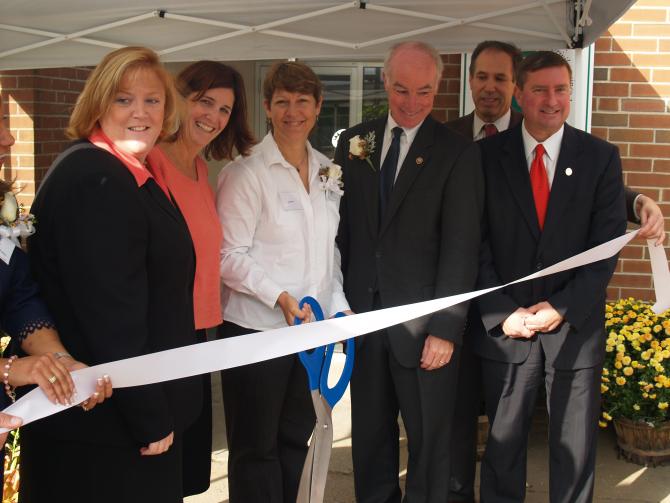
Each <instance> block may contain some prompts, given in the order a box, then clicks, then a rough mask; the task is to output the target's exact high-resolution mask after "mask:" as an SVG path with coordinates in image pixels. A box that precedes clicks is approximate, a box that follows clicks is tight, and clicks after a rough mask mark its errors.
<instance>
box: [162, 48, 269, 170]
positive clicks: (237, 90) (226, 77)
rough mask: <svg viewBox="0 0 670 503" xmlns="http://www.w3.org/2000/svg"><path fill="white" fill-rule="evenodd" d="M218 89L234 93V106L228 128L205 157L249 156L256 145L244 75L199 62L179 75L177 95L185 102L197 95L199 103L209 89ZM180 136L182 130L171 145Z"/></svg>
mask: <svg viewBox="0 0 670 503" xmlns="http://www.w3.org/2000/svg"><path fill="white" fill-rule="evenodd" d="M217 88H224V89H231V90H232V91H233V96H234V97H235V102H234V103H233V110H232V111H231V114H230V120H229V121H228V125H227V126H226V128H225V129H224V130H223V131H221V132H220V133H219V134H218V136H217V137H216V138H214V139H213V140H212V141H211V142H209V144H208V145H207V146H206V147H205V149H204V152H203V153H204V154H205V157H206V158H207V159H209V158H210V157H211V158H213V159H215V160H217V161H220V160H222V159H232V157H233V147H235V148H236V149H237V151H238V152H239V153H240V154H242V155H248V154H249V150H251V147H252V146H253V145H254V143H255V142H256V141H255V139H254V135H253V133H252V132H251V128H250V127H249V123H248V122H247V98H246V93H245V91H244V80H243V79H242V75H240V73H239V72H238V71H237V70H235V69H234V68H232V67H230V66H228V65H224V64H223V63H219V62H217V61H197V62H195V63H193V64H191V65H189V66H187V67H186V68H184V69H183V70H182V71H181V72H179V75H177V91H179V94H181V95H182V97H183V98H185V99H188V97H189V96H190V95H191V94H194V93H195V96H194V97H193V100H194V101H197V100H199V99H200V98H202V97H203V96H204V94H205V92H207V91H208V90H209V89H217ZM180 134H183V129H182V128H179V130H178V131H177V132H176V133H175V134H174V135H173V136H172V137H171V138H169V139H168V141H175V140H176V139H177V137H179V135H180Z"/></svg>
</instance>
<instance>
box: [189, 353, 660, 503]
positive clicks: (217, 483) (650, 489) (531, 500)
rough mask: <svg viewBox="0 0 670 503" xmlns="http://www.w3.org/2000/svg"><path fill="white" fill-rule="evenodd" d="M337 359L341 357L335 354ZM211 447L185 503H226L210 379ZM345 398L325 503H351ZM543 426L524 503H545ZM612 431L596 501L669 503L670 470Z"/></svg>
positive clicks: (221, 435) (216, 390)
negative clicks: (622, 445) (628, 449)
mask: <svg viewBox="0 0 670 503" xmlns="http://www.w3.org/2000/svg"><path fill="white" fill-rule="evenodd" d="M337 356H341V355H336V357H337ZM212 377H213V379H212V397H213V401H214V412H213V414H214V445H213V452H212V485H211V486H210V489H209V491H207V492H206V493H203V494H200V495H197V496H191V497H189V498H186V499H185V500H184V501H185V503H228V478H227V466H226V462H227V457H228V450H227V446H226V439H225V425H224V420H223V406H222V399H221V382H220V380H219V375H218V373H217V374H213V376H212ZM349 417H350V402H349V393H348V390H347V393H346V394H345V396H344V397H343V399H342V400H341V402H340V403H338V404H337V406H336V407H335V410H334V413H333V423H334V427H335V431H334V443H333V452H332V456H331V461H330V473H329V476H328V485H327V487H326V498H325V503H353V502H354V501H355V499H354V489H353V471H352V466H351V426H350V420H349ZM546 438H547V426H546V421H545V420H544V419H543V418H542V417H538V418H536V420H535V422H534V425H533V429H532V431H531V434H530V447H529V451H528V491H527V497H526V502H527V503H545V502H548V501H549V496H548V494H549V478H548V461H547V457H548V449H547V444H546ZM615 443H616V442H615V439H614V432H613V431H612V430H611V429H610V430H605V431H601V432H600V438H599V446H598V454H597V468H596V488H595V498H594V501H596V502H602V503H670V466H663V467H657V468H645V467H642V466H638V465H635V464H632V463H628V462H626V461H624V460H623V459H618V458H617V453H616V449H615ZM400 444H401V459H400V470H401V471H400V475H401V479H403V482H404V474H405V469H406V466H407V451H406V438H405V437H404V432H401V439H400Z"/></svg>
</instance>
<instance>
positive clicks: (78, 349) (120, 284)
mask: <svg viewBox="0 0 670 503" xmlns="http://www.w3.org/2000/svg"><path fill="white" fill-rule="evenodd" d="M32 211H33V212H34V213H35V216H36V218H37V221H38V224H39V226H38V231H37V233H36V234H35V235H34V236H32V237H31V238H30V240H29V250H30V258H31V265H32V268H33V272H34V274H35V276H36V278H37V280H38V282H39V283H40V285H41V288H42V292H43V295H44V299H45V300H46V303H47V305H48V306H49V308H50V310H51V312H52V314H53V316H54V318H55V320H56V324H57V326H58V330H59V333H60V337H61V339H62V341H63V343H64V345H65V347H66V348H68V351H70V353H71V354H72V356H73V357H74V358H76V359H77V360H80V361H83V362H85V363H87V364H89V365H96V364H99V363H104V362H109V361H113V360H119V359H122V358H129V357H132V356H138V355H143V354H146V353H151V352H155V351H161V350H165V349H170V348H175V347H178V346H185V345H188V344H193V343H195V342H196V338H195V329H194V322H193V300H192V299H193V295H192V291H193V290H192V289H193V276H194V253H193V245H192V242H191V238H190V235H189V231H188V228H187V227H186V223H185V222H184V219H183V217H182V215H181V213H180V212H179V210H178V209H177V208H176V207H175V206H173V205H172V204H171V202H170V201H169V200H168V198H167V197H166V195H165V194H164V193H163V191H162V190H161V189H160V188H159V187H158V185H156V183H155V182H154V180H153V179H150V180H148V181H147V182H146V183H145V184H144V185H142V186H141V187H138V186H137V183H136V181H135V178H134V177H133V176H132V175H131V173H130V172H129V171H128V169H127V168H126V167H125V166H124V165H123V164H122V163H121V162H120V161H119V160H117V159H116V158H115V157H114V156H112V155H111V154H109V153H107V152H105V151H103V150H101V149H98V148H88V149H82V150H77V151H75V152H73V153H71V154H70V155H68V156H67V157H66V158H65V159H64V160H63V161H62V162H61V164H60V165H59V166H58V167H57V168H56V169H55V170H54V171H53V173H52V174H51V175H50V176H49V178H47V179H46V180H45V182H44V186H43V187H42V188H41V189H40V191H39V193H38V195H37V197H36V199H35V202H34V204H33V206H32ZM111 377H112V379H113V378H114V376H111ZM201 407H202V386H201V384H200V380H199V378H191V379H181V380H177V381H170V382H166V383H161V384H154V385H149V386H142V387H136V388H125V389H118V390H114V395H113V396H112V398H111V399H110V400H107V401H105V403H103V404H102V405H98V406H97V407H96V408H95V409H93V410H92V411H91V412H83V411H82V410H81V409H80V408H78V407H75V408H73V409H70V410H68V411H66V412H62V413H59V414H56V415H54V416H52V417H50V418H47V419H45V420H42V421H38V422H36V423H34V427H35V428H36V429H38V430H39V431H41V432H43V433H44V434H53V435H56V436H59V437H61V438H63V437H66V438H67V437H69V438H71V439H73V440H77V441H83V442H94V443H95V442H100V443H105V444H109V445H119V444H120V445H147V444H148V443H150V442H154V441H157V440H160V439H162V438H164V437H165V436H167V435H168V433H170V431H172V430H175V431H180V430H182V429H183V428H184V427H185V426H186V425H188V424H190V423H191V422H192V420H193V419H194V418H195V417H196V415H197V414H198V413H199V411H200V409H201Z"/></svg>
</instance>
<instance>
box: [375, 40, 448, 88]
mask: <svg viewBox="0 0 670 503" xmlns="http://www.w3.org/2000/svg"><path fill="white" fill-rule="evenodd" d="M401 49H415V50H417V51H420V52H422V53H424V54H425V55H426V56H428V57H430V58H431V59H432V60H433V62H434V63H435V69H436V70H437V82H438V84H439V82H440V79H441V78H442V71H443V70H444V63H443V62H442V57H441V56H440V53H439V52H437V49H435V47H433V46H432V45H430V44H427V43H425V42H420V41H418V40H409V41H406V42H398V43H397V44H394V45H393V46H392V47H391V49H389V52H388V53H387V54H386V59H384V76H385V77H386V76H388V75H391V60H392V59H393V57H394V56H395V54H396V52H398V51H399V50H401Z"/></svg>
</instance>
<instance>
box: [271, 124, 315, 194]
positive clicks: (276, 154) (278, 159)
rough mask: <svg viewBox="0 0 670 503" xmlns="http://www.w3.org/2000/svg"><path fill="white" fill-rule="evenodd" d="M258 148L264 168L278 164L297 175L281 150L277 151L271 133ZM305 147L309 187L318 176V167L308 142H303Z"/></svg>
mask: <svg viewBox="0 0 670 503" xmlns="http://www.w3.org/2000/svg"><path fill="white" fill-rule="evenodd" d="M258 146H259V147H260V149H261V153H262V155H263V161H264V165H265V166H267V167H268V168H269V167H270V166H275V165H277V164H279V165H280V166H282V167H284V168H286V169H292V170H295V171H296V173H297V169H296V167H295V166H293V165H292V164H291V163H289V162H288V161H287V160H286V159H285V158H284V155H283V154H282V153H281V150H279V146H278V145H277V142H276V141H275V139H274V137H273V136H272V133H268V134H266V135H265V137H264V138H263V140H262V141H261V142H260V144H259V145H258ZM305 147H306V148H307V162H308V165H309V185H310V187H311V185H312V182H313V181H314V178H315V177H316V176H317V175H318V171H319V168H320V165H319V162H318V160H317V159H316V158H315V157H314V152H313V149H312V146H311V145H310V143H309V141H305Z"/></svg>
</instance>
